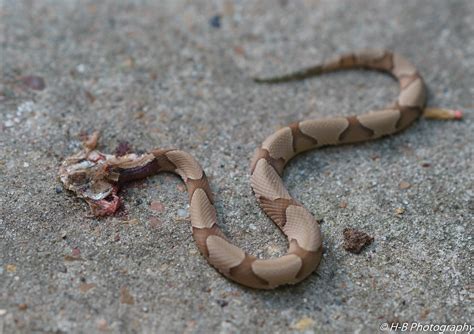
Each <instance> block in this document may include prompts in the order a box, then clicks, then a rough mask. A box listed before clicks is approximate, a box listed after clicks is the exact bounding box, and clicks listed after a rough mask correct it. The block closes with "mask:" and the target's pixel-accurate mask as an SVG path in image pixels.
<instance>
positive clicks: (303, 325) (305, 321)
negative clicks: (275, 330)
mask: <svg viewBox="0 0 474 334" xmlns="http://www.w3.org/2000/svg"><path fill="white" fill-rule="evenodd" d="M313 324H314V320H313V319H311V318H309V317H303V318H301V319H300V320H298V321H297V322H296V323H295V324H294V325H292V326H291V328H292V329H296V330H297V331H305V330H307V329H309V328H310V327H311V326H313Z"/></svg>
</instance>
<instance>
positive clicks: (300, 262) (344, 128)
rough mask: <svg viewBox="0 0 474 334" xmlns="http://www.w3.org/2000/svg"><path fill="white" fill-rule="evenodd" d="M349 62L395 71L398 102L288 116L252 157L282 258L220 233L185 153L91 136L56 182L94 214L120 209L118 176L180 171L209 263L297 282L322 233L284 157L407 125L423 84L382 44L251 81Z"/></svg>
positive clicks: (250, 276) (244, 274)
mask: <svg viewBox="0 0 474 334" xmlns="http://www.w3.org/2000/svg"><path fill="white" fill-rule="evenodd" d="M352 68H356V69H357V68H362V69H372V70H378V71H384V72H387V73H389V74H390V75H392V76H393V77H395V78H396V79H397V80H398V81H399V83H400V95H399V97H398V99H397V101H396V103H395V104H394V105H393V106H390V107H387V108H385V109H382V110H379V111H372V112H369V113H365V114H360V115H358V116H350V117H341V116H339V117H330V118H323V119H315V120H303V121H300V122H298V123H293V124H291V125H289V126H286V127H283V128H282V129H280V130H278V131H276V132H274V133H273V134H271V135H270V136H269V137H268V138H267V139H266V140H265V141H264V142H263V143H262V145H261V147H260V148H258V149H257V150H256V152H255V154H254V157H253V159H252V163H251V185H252V188H253V191H254V193H255V196H256V198H257V201H258V202H259V203H260V206H261V207H262V209H263V210H264V211H265V213H266V214H267V215H268V216H269V217H270V218H271V219H272V220H273V221H274V223H275V224H276V225H277V226H278V227H279V228H280V229H281V231H282V232H283V233H284V234H285V235H286V236H287V238H288V243H289V248H288V252H287V254H286V255H283V256H281V257H278V258H272V259H258V258H256V257H254V256H252V255H249V254H247V253H246V252H244V251H243V250H242V249H240V248H239V247H237V246H235V245H233V244H232V243H230V242H229V241H228V240H227V239H226V237H225V236H224V234H223V233H222V231H221V230H220V229H219V226H218V219H217V214H216V209H215V207H214V205H213V200H212V192H211V190H210V187H209V182H208V180H207V178H206V175H205V173H204V171H203V170H202V168H201V166H200V165H199V164H198V162H197V161H196V160H195V159H194V158H193V157H192V156H191V155H190V154H189V153H186V152H183V151H179V150H154V151H152V152H151V153H150V154H144V155H135V154H128V155H125V156H122V157H116V156H112V155H106V154H103V153H100V152H99V151H96V150H95V145H96V142H97V137H95V138H94V140H90V141H89V142H88V144H87V145H85V148H84V150H83V151H81V152H79V153H78V154H76V155H74V156H71V157H69V158H67V159H66V160H65V161H64V162H63V164H62V165H61V168H60V173H59V174H60V178H61V181H62V182H63V183H64V185H65V187H66V188H67V189H70V190H72V191H75V192H76V193H77V195H78V196H80V197H82V198H84V199H85V200H86V201H87V203H88V204H89V205H90V207H91V209H92V210H93V213H94V214H96V215H107V214H112V213H113V212H115V210H116V209H117V208H118V206H119V204H120V200H119V198H118V196H117V191H118V188H119V187H120V186H121V185H122V184H123V183H125V182H128V181H132V180H136V179H139V178H143V177H147V176H149V175H152V174H155V173H158V172H163V171H168V172H173V173H175V174H178V175H179V176H181V178H182V179H183V180H184V182H185V184H186V186H187V189H188V194H189V201H190V215H191V225H192V231H193V237H194V240H195V242H196V244H197V247H198V248H199V250H200V252H201V253H202V254H203V256H204V257H205V258H206V259H207V260H208V261H209V263H210V264H211V265H213V266H214V267H215V268H216V269H217V270H218V271H219V272H221V273H222V274H223V275H225V276H226V277H228V278H229V279H231V280H234V281H235V282H238V283H240V284H243V285H246V286H249V287H253V288H261V289H272V288H275V287H277V286H279V285H283V284H294V283H297V282H299V281H301V280H303V279H304V278H305V277H307V276H309V275H310V274H311V273H312V272H313V271H314V270H316V268H317V267H318V265H319V263H320V261H321V258H322V249H323V247H322V237H321V232H320V227H319V224H318V222H317V221H316V220H315V219H314V217H313V216H312V215H311V213H310V212H309V211H308V210H307V209H306V208H305V207H304V206H303V205H302V204H300V203H298V201H296V200H295V199H294V198H293V197H292V196H291V195H290V193H289V192H288V191H287V189H286V188H285V186H284V184H283V181H282V179H281V175H282V173H283V168H284V166H285V164H286V163H288V161H290V160H291V159H292V158H293V157H294V156H295V155H297V154H298V153H300V152H303V151H306V150H308V149H312V148H317V147H322V146H327V145H338V144H345V143H355V142H360V141H364V140H370V139H375V138H379V137H382V136H386V135H390V134H393V133H396V132H398V131H400V130H403V129H405V128H406V127H407V126H409V125H410V124H411V123H412V122H413V121H414V120H416V118H417V117H418V116H419V115H420V113H421V111H422V110H423V108H424V105H425V86H424V83H423V79H422V78H421V76H420V75H419V73H418V72H417V70H416V68H415V67H414V66H413V65H412V64H411V63H410V62H409V61H408V60H406V59H405V58H404V57H402V56H400V55H398V54H392V53H391V52H389V51H385V50H378V51H377V50H375V51H374V50H372V51H363V52H359V53H352V54H349V55H345V56H340V57H336V58H335V59H333V60H330V61H327V62H325V63H323V64H320V65H316V66H314V67H311V68H308V69H304V70H302V71H298V72H296V73H292V74H288V75H284V76H280V77H275V78H268V79H257V80H256V81H258V82H262V83H277V82H288V81H292V80H301V79H305V78H308V77H310V76H313V75H318V74H321V73H327V72H332V71H338V70H342V69H352Z"/></svg>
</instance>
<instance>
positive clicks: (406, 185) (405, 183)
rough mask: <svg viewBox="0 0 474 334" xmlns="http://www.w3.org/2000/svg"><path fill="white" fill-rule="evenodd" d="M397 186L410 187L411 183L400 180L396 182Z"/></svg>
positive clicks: (401, 187)
mask: <svg viewBox="0 0 474 334" xmlns="http://www.w3.org/2000/svg"><path fill="white" fill-rule="evenodd" d="M398 187H399V188H400V189H403V190H405V189H408V188H410V187H411V184H410V183H408V182H406V181H402V182H400V183H399V184H398Z"/></svg>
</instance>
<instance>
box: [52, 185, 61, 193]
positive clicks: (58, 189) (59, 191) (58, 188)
mask: <svg viewBox="0 0 474 334" xmlns="http://www.w3.org/2000/svg"><path fill="white" fill-rule="evenodd" d="M54 191H56V194H60V193H62V192H63V187H61V186H56V188H54Z"/></svg>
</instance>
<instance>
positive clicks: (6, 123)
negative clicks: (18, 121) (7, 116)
mask: <svg viewBox="0 0 474 334" xmlns="http://www.w3.org/2000/svg"><path fill="white" fill-rule="evenodd" d="M3 125H4V126H5V127H6V128H11V127H12V126H13V125H15V123H14V122H13V121H12V120H7V121H5V123H3Z"/></svg>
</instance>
